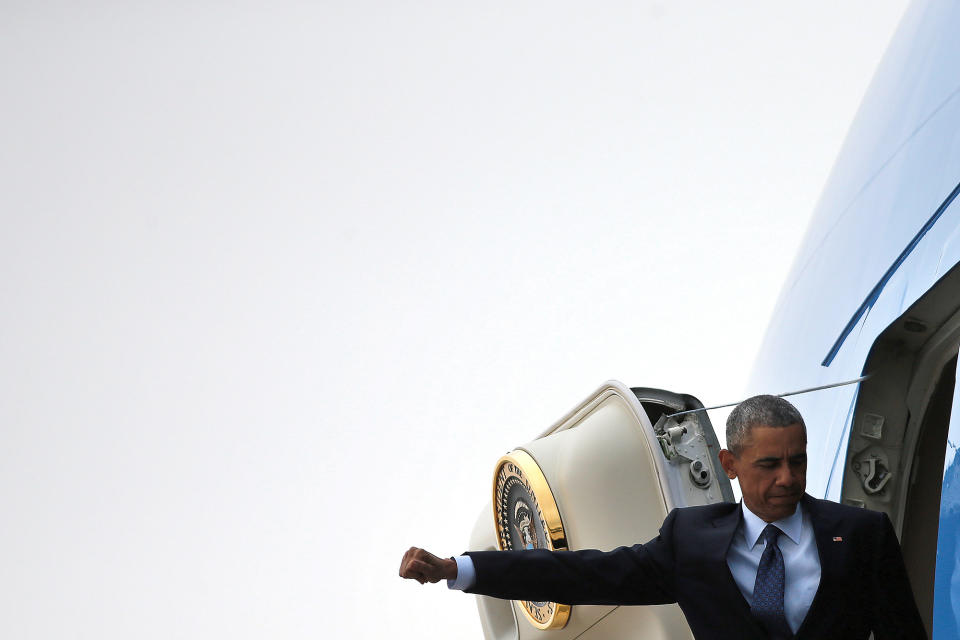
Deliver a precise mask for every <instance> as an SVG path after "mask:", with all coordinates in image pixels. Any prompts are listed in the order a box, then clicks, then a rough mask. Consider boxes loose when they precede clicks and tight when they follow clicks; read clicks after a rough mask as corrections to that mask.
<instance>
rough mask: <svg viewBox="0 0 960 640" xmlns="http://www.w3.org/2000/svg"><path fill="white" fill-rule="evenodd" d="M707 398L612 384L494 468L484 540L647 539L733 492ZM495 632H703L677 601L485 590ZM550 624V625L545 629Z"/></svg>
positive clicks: (613, 542)
mask: <svg viewBox="0 0 960 640" xmlns="http://www.w3.org/2000/svg"><path fill="white" fill-rule="evenodd" d="M702 406H703V405H702V404H701V403H700V401H699V400H697V399H696V398H694V397H693V396H689V395H681V394H676V393H671V392H669V391H662V390H659V389H648V388H634V389H630V388H628V387H626V386H625V385H623V384H622V383H620V382H616V381H610V382H607V383H605V384H604V385H603V386H602V387H600V389H598V390H597V392H596V393H594V394H593V395H591V396H590V397H589V398H587V399H586V400H585V401H584V402H582V403H581V404H580V405H578V406H577V407H576V408H574V409H573V410H572V411H571V412H570V413H568V414H567V415H566V416H564V417H563V418H562V419H560V421H558V422H557V423H556V424H554V425H553V426H552V427H550V428H549V429H547V430H546V431H545V432H544V433H543V434H541V435H540V436H539V437H538V438H536V439H535V440H533V441H531V442H528V443H526V444H523V445H521V446H519V447H517V448H515V449H514V450H512V451H511V452H510V453H508V454H507V455H505V456H504V457H503V458H501V459H500V460H499V461H498V462H497V464H496V465H495V469H494V478H493V500H492V508H488V509H487V510H485V511H484V512H483V513H482V514H481V516H480V518H479V519H478V521H477V524H476V526H475V527H474V531H473V535H472V536H471V540H470V548H471V549H472V550H495V549H530V548H547V549H555V550H559V549H602V550H611V549H614V548H616V547H619V546H622V545H633V544H636V543H638V542H646V541H648V540H650V539H651V538H653V537H654V536H656V535H657V532H658V531H659V529H660V525H661V523H662V522H663V519H664V518H665V517H666V516H667V513H668V512H669V511H670V510H671V509H673V508H675V507H685V506H691V505H701V504H709V503H714V502H722V501H729V502H732V501H733V494H732V492H731V489H730V481H729V480H728V479H727V477H726V475H725V474H724V473H723V471H722V469H721V467H720V463H719V461H718V459H717V452H718V451H719V449H720V447H719V444H718V442H717V438H716V435H715V434H714V431H713V427H712V426H711V424H710V421H709V418H708V417H707V414H706V412H703V411H701V412H697V413H688V414H685V415H682V416H676V417H670V415H671V414H674V413H678V412H682V411H688V410H691V409H698V408H702ZM477 601H478V608H479V610H480V618H481V623H482V625H483V631H484V635H485V637H486V638H487V640H508V639H509V640H519V639H534V638H541V639H544V638H550V639H556V640H561V639H564V640H566V639H571V640H572V639H573V638H581V637H582V638H591V639H603V638H610V639H613V638H617V639H621V638H644V639H647V640H655V639H659V638H664V639H666V638H670V639H676V638H692V635H691V633H690V630H689V628H688V626H687V624H686V620H685V619H684V617H683V613H682V612H681V611H680V609H679V607H677V605H657V606H645V607H612V606H595V605H575V606H569V605H567V604H564V603H554V602H525V601H505V600H497V599H495V598H488V597H485V596H478V597H477ZM545 632H546V633H545Z"/></svg>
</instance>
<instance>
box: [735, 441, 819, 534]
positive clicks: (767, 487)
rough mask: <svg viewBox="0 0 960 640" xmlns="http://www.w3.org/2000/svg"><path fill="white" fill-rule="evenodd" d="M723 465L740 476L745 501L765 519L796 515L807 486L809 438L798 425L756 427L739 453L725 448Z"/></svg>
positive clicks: (736, 476)
mask: <svg viewBox="0 0 960 640" xmlns="http://www.w3.org/2000/svg"><path fill="white" fill-rule="evenodd" d="M720 464H721V465H723V470H724V471H726V472H727V475H728V476H729V477H730V478H737V480H738V481H739V482H740V491H741V493H742V494H743V502H744V503H745V504H746V505H747V507H749V509H750V511H752V512H754V513H755V514H757V515H758V516H760V517H761V518H762V519H763V520H764V521H765V522H773V521H775V520H780V519H781V518H786V517H787V516H790V515H792V514H793V512H794V511H795V510H796V508H797V503H798V502H799V501H800V498H801V497H802V496H803V492H804V490H805V489H806V487H807V439H806V437H805V435H804V432H803V427H802V426H801V425H799V424H794V425H790V426H789V427H766V426H755V427H753V428H752V429H751V430H750V437H749V438H747V441H746V442H745V443H744V446H743V449H742V450H741V451H740V455H739V456H735V455H733V453H732V452H731V451H728V450H726V449H724V450H723V451H721V452H720Z"/></svg>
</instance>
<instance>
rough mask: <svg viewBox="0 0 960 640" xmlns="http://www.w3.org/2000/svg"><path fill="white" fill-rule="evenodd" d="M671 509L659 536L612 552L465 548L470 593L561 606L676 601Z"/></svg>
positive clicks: (674, 514) (673, 514) (673, 519)
mask: <svg viewBox="0 0 960 640" xmlns="http://www.w3.org/2000/svg"><path fill="white" fill-rule="evenodd" d="M676 513H677V512H676V510H674V511H671V512H670V514H669V515H668V516H667V518H666V520H664V522H663V526H661V528H660V535H658V536H657V537H656V538H654V539H653V540H651V541H650V542H647V543H646V544H637V545H634V546H632V547H618V548H616V549H614V550H613V551H597V550H595V549H584V550H580V551H547V550H544V549H534V550H529V551H470V552H468V555H469V556H470V557H471V559H472V560H473V563H474V567H475V568H476V573H477V575H476V583H475V584H474V585H473V587H471V588H470V589H467V592H469V593H476V594H480V595H487V596H493V597H496V598H505V599H509V600H528V601H535V602H543V601H549V602H557V603H561V604H606V605H634V604H667V603H672V602H676V596H675V595H674V592H675V585H674V571H673V567H674V554H673V544H674V538H673V527H674V523H675V520H676Z"/></svg>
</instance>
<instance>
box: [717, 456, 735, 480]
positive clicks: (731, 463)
mask: <svg viewBox="0 0 960 640" xmlns="http://www.w3.org/2000/svg"><path fill="white" fill-rule="evenodd" d="M717 457H718V458H720V466H721V467H723V470H724V471H725V472H726V474H727V477H728V478H730V479H731V480H733V479H734V478H736V477H737V457H736V456H735V455H733V452H732V451H730V450H729V449H720V452H719V453H718V454H717Z"/></svg>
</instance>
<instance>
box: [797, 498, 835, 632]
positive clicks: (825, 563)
mask: <svg viewBox="0 0 960 640" xmlns="http://www.w3.org/2000/svg"><path fill="white" fill-rule="evenodd" d="M803 507H804V509H806V510H807V513H809V514H810V523H811V525H813V536H814V540H816V542H817V555H818V556H819V557H820V584H819V585H818V586H817V593H816V595H814V597H813V602H812V603H811V604H810V609H809V610H808V611H807V615H806V617H804V619H803V623H802V624H801V625H800V628H799V629H797V634H796V637H797V638H800V637H803V636H804V634H810V633H811V632H812V633H813V634H814V635H813V636H810V637H815V636H816V634H817V632H816V631H815V630H814V629H813V627H815V626H817V624H818V623H817V621H820V620H826V619H828V618H830V617H831V616H830V615H828V614H829V613H830V612H829V609H831V608H832V607H833V606H835V602H833V600H834V599H833V598H832V597H831V595H830V591H831V589H832V588H833V586H834V585H837V584H841V576H840V574H839V569H840V567H842V566H843V557H844V552H845V547H844V546H843V543H842V541H840V542H838V541H835V540H834V536H835V535H836V533H837V530H838V528H837V522H836V520H834V519H833V518H831V517H829V516H827V515H826V514H825V513H824V512H823V510H821V509H819V508H818V504H817V501H816V500H815V499H813V498H811V497H810V496H808V495H806V494H804V496H803Z"/></svg>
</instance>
